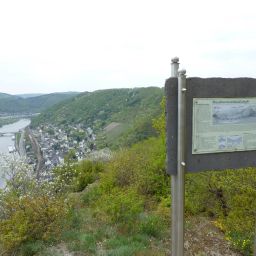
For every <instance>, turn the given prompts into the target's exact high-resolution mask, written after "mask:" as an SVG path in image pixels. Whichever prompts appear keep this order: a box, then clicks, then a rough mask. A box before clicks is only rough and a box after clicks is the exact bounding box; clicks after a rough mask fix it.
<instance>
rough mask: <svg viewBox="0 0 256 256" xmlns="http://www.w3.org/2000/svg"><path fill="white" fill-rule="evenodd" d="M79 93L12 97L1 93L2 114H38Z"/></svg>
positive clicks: (0, 105)
mask: <svg viewBox="0 0 256 256" xmlns="http://www.w3.org/2000/svg"><path fill="white" fill-rule="evenodd" d="M77 94H79V93H77V92H64V93H51V94H43V95H39V96H38V95H34V96H32V97H31V94H30V96H29V95H28V94H27V95H26V94H24V95H10V94H6V93H0V113H10V114H11V113H15V114H17V113H25V112H29V113H38V112H41V111H43V110H45V109H47V108H49V107H51V106H53V105H55V104H57V103H59V102H61V101H63V100H67V99H70V98H72V97H74V96H76V95H77Z"/></svg>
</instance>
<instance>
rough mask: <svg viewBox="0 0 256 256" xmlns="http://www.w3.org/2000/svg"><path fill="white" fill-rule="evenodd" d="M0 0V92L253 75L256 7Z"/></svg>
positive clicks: (220, 0)
mask: <svg viewBox="0 0 256 256" xmlns="http://www.w3.org/2000/svg"><path fill="white" fill-rule="evenodd" d="M254 2H255V1H254V0H252V1H249V0H243V1H236V0H233V1H229V0H226V1H224V0H214V1H206V0H194V1H178V0H177V1H172V0H155V1H151V0H125V1H123V0H68V1H66V0H40V1H39V0H0V92H5V93H11V94H18V93H36V92H41V93H48V92H57V91H93V90H97V89H105V88H123V87H141V86H144V87H147V86H161V87H162V86H163V85H164V81H165V79H166V78H168V77H169V76H170V70H171V69H170V62H171V58H172V57H174V56H178V57H179V58H180V62H181V68H185V69H186V70H187V75H188V76H190V77H191V76H201V77H215V76H218V77H241V76H242V77H256V2H255V3H254Z"/></svg>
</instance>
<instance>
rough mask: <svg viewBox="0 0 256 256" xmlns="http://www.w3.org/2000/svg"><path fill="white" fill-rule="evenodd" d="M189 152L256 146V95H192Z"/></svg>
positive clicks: (226, 150) (244, 149) (225, 150)
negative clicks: (190, 150) (202, 96)
mask: <svg viewBox="0 0 256 256" xmlns="http://www.w3.org/2000/svg"><path fill="white" fill-rule="evenodd" d="M192 122H193V124H192V125H193V135H192V154H205V153H221V152H234V151H248V150H256V98H194V99H193V121H192Z"/></svg>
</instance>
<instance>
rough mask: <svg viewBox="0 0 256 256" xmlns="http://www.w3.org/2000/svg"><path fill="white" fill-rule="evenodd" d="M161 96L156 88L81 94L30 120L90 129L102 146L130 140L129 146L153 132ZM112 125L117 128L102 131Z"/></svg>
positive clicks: (34, 123) (161, 91)
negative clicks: (154, 119)
mask: <svg viewBox="0 0 256 256" xmlns="http://www.w3.org/2000/svg"><path fill="white" fill-rule="evenodd" d="M163 95H164V91H163V89H162V88H159V87H145V88H133V89H108V90H98V91H94V92H87V93H81V94H79V95H76V96H75V97H73V98H71V99H69V100H66V101H64V102H60V103H59V104H56V105H54V106H52V107H50V108H48V109H47V110H45V111H43V112H42V113H41V115H39V116H37V117H36V118H35V119H34V120H33V121H32V125H33V126H38V125H40V124H44V123H51V124H56V125H63V126H65V125H70V124H82V125H84V126H85V127H92V128H93V130H94V131H95V132H96V133H97V135H98V136H97V137H98V138H103V139H101V140H100V144H102V147H104V146H109V144H111V145H112V144H116V143H121V144H122V142H121V140H124V141H126V143H128V144H129V140H130V141H131V143H132V142H134V141H137V140H141V139H144V138H146V137H148V136H151V135H152V134H153V133H154V131H153V128H152V119H153V118H155V117H156V116H158V115H159V114H160V112H161V107H160V102H161V100H162V98H163ZM111 123H118V125H115V127H112V128H111V129H104V128H105V127H107V126H108V125H110V124H111ZM112 126H113V125H112ZM124 137H126V138H124Z"/></svg>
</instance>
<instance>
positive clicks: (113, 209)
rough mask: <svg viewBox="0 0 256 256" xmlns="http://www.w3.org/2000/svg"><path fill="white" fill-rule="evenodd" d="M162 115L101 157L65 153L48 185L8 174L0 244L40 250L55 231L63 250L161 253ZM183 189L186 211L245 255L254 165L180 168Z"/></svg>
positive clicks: (165, 203) (164, 206)
mask: <svg viewBox="0 0 256 256" xmlns="http://www.w3.org/2000/svg"><path fill="white" fill-rule="evenodd" d="M163 120H164V116H162V117H161V118H160V119H158V120H155V127H158V129H159V133H160V135H161V136H159V138H151V139H149V140H147V141H144V142H141V143H138V144H136V145H133V146H132V147H131V148H129V149H123V150H120V151H119V152H117V153H116V154H115V155H114V156H113V158H112V159H111V160H110V161H109V162H108V163H97V162H91V161H83V162H81V163H77V162H74V161H73V160H74V159H72V156H70V158H68V159H66V164H65V165H64V166H62V167H59V168H56V169H55V171H54V180H53V183H52V185H51V184H47V186H46V184H43V185H41V186H40V187H38V184H36V183H35V182H34V180H33V179H30V178H29V175H28V176H27V175H24V177H23V176H22V175H21V176H20V175H18V176H16V178H15V179H11V180H10V181H11V183H10V184H8V186H9V189H8V190H7V191H3V192H2V193H1V199H2V200H1V208H0V212H1V215H0V227H1V230H0V231H1V233H0V243H1V245H2V246H3V247H4V248H5V250H6V249H7V250H9V251H10V252H13V251H15V250H17V249H20V250H21V252H20V253H21V255H34V254H35V253H38V255H43V254H42V250H43V249H42V248H45V247H44V246H45V244H46V243H50V242H53V241H54V239H53V238H52V237H55V240H57V241H56V243H58V242H60V241H64V242H65V244H66V245H67V246H68V249H69V250H71V251H79V252H84V253H86V254H87V255H95V254H97V253H102V255H134V254H136V253H137V254H139V255H166V254H168V250H167V249H166V247H164V242H163V241H164V238H165V239H169V235H168V234H169V233H166V232H167V231H168V227H169V226H170V220H169V218H170V198H169V194H170V178H169V177H168V176H167V175H166V172H165V140H164V132H163V131H162V130H163V127H164V125H162V122H163ZM185 188H186V191H185V193H186V216H190V215H196V216H198V215H201V214H202V215H206V216H210V217H212V218H214V220H215V224H216V226H218V227H219V228H220V229H222V230H223V232H225V235H226V237H227V239H228V240H230V241H231V243H232V244H233V245H234V247H235V248H237V249H239V250H240V251H241V252H243V253H244V255H251V253H252V251H251V248H252V241H253V235H254V227H255V209H256V202H255V197H256V170H255V169H252V168H248V169H246V170H238V171H232V170H226V171H222V172H202V173H197V174H187V175H186V186H185ZM38 191H39V192H38ZM27 194H29V196H30V197H29V200H28V199H27ZM25 195H26V196H25ZM45 197H46V199H47V200H46V199H45ZM64 198H65V200H64ZM8 200H9V208H8V207H7V206H6V205H5V204H4V202H8ZM45 200H46V204H45ZM54 200H55V201H54ZM41 201H42V202H43V203H40V202H41ZM45 205H47V207H44V208H46V209H42V208H43V206H45ZM60 205H62V207H59V206H60ZM56 207H57V209H56ZM6 209H9V211H7V210H6ZM39 213H40V214H39ZM52 213H53V214H52ZM37 214H39V215H37ZM54 214H57V215H54ZM38 216H39V217H38ZM54 216H56V218H55V217H54ZM20 220H21V221H20ZM40 221H44V222H40ZM10 223H12V225H10ZM37 224H38V225H37ZM36 228H38V229H39V230H37V234H38V235H37V234H34V235H33V237H32V236H31V235H30V232H31V234H32V233H33V232H34V231H33V230H34V229H36ZM53 230H58V234H60V237H59V238H58V236H57V235H56V234H55V233H54V231H53ZM14 233H15V234H16V235H13V234H14ZM17 234H18V238H17ZM9 237H12V238H13V240H12V244H11V245H10V244H9V241H10V240H8V239H7V238H9ZM168 242H170V241H168ZM154 248H155V249H154ZM161 248H162V249H161ZM47 250H48V251H47V255H51V251H50V249H49V248H48V249H47Z"/></svg>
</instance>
